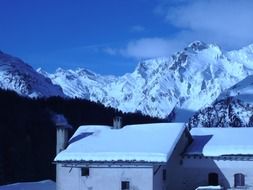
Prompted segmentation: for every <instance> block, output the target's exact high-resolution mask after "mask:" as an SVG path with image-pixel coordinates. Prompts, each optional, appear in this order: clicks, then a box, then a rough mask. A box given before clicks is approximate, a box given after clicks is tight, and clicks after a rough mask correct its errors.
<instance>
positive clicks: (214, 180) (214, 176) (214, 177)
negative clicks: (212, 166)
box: [208, 173, 219, 186]
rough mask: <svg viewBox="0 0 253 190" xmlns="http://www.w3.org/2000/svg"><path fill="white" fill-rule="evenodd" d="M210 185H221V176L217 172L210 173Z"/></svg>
mask: <svg viewBox="0 0 253 190" xmlns="http://www.w3.org/2000/svg"><path fill="white" fill-rule="evenodd" d="M208 185H213V186H215V185H219V176H218V174H217V173H209V174H208Z"/></svg>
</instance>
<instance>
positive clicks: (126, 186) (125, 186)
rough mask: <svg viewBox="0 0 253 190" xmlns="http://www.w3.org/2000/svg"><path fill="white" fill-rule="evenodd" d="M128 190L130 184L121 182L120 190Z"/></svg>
mask: <svg viewBox="0 0 253 190" xmlns="http://www.w3.org/2000/svg"><path fill="white" fill-rule="evenodd" d="M129 189H130V182H129V181H122V182H121V190H129Z"/></svg>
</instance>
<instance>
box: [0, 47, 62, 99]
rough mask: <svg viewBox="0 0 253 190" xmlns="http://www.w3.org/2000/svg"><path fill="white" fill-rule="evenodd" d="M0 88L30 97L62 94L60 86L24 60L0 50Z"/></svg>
mask: <svg viewBox="0 0 253 190" xmlns="http://www.w3.org/2000/svg"><path fill="white" fill-rule="evenodd" d="M0 88H2V89H9V90H14V91H16V92H17V93H18V94H20V95H23V96H29V97H40V96H45V97H49V96H62V97H64V96H65V95H64V94H63V92H62V89H61V87H60V86H57V85H54V84H52V82H51V80H50V79H49V78H46V77H45V76H43V75H41V74H39V73H38V72H36V71H35V70H34V69H33V68H32V67H31V66H29V65H27V64H26V63H24V62H23V61H22V60H20V59H18V58H16V57H12V56H11V55H8V54H5V53H3V52H1V51H0Z"/></svg>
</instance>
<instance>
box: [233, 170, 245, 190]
mask: <svg viewBox="0 0 253 190" xmlns="http://www.w3.org/2000/svg"><path fill="white" fill-rule="evenodd" d="M234 180H235V187H243V186H245V175H244V174H242V173H237V174H235V175H234Z"/></svg>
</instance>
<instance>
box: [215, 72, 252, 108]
mask: <svg viewBox="0 0 253 190" xmlns="http://www.w3.org/2000/svg"><path fill="white" fill-rule="evenodd" d="M228 97H235V98H236V99H239V100H241V101H244V102H247V103H250V104H253V75H250V76H248V77H246V78H245V79H243V80H242V81H240V82H239V83H237V84H236V85H234V86H232V87H231V88H229V89H228V90H225V91H224V92H223V93H221V95H220V96H219V98H218V99H219V100H222V99H226V98H228Z"/></svg>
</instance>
